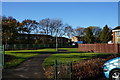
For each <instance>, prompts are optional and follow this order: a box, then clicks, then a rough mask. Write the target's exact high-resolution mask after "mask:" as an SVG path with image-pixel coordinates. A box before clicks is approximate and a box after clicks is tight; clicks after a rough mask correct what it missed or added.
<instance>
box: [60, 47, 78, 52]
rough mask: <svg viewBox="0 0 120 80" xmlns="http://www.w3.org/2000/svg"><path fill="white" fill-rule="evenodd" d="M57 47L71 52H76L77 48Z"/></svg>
mask: <svg viewBox="0 0 120 80" xmlns="http://www.w3.org/2000/svg"><path fill="white" fill-rule="evenodd" d="M59 49H64V50H67V51H71V52H77V51H78V48H59Z"/></svg>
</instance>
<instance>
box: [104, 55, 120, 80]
mask: <svg viewBox="0 0 120 80" xmlns="http://www.w3.org/2000/svg"><path fill="white" fill-rule="evenodd" d="M103 71H104V74H105V77H106V78H108V79H110V80H120V57H117V58H114V59H111V60H109V61H107V62H106V63H104V66H103Z"/></svg>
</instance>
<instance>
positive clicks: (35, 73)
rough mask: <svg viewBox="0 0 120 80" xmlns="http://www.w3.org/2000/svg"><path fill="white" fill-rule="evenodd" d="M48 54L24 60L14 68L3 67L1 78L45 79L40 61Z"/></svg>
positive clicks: (13, 79)
mask: <svg viewBox="0 0 120 80" xmlns="http://www.w3.org/2000/svg"><path fill="white" fill-rule="evenodd" d="M50 55H51V53H49V54H41V55H38V56H35V57H33V58H30V59H28V60H26V61H25V62H23V63H21V64H20V65H19V66H18V67H16V68H14V69H3V71H2V80H24V79H25V80H26V79H28V80H45V76H44V70H43V67H42V63H43V61H44V59H45V58H47V57H49V56H50Z"/></svg>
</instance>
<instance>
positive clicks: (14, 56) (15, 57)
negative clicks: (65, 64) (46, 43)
mask: <svg viewBox="0 0 120 80" xmlns="http://www.w3.org/2000/svg"><path fill="white" fill-rule="evenodd" d="M54 51H55V49H51V48H47V49H38V50H14V51H5V65H4V68H10V67H16V66H17V65H19V64H20V63H22V62H23V61H25V60H27V59H28V58H30V57H33V56H36V55H40V54H41V53H37V52H54ZM22 52H26V53H22ZM31 52H35V53H31ZM6 56H11V57H6ZM8 60H9V61H8Z"/></svg>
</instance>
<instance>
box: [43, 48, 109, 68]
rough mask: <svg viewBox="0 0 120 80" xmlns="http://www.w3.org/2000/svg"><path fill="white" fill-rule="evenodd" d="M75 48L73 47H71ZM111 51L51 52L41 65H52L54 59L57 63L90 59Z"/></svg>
mask: <svg viewBox="0 0 120 80" xmlns="http://www.w3.org/2000/svg"><path fill="white" fill-rule="evenodd" d="M73 50H75V49H73ZM108 54H111V53H58V54H52V55H51V56H50V57H48V58H46V59H45V60H44V62H43V64H42V65H43V66H45V67H47V66H50V65H53V64H54V62H55V60H57V61H58V64H59V63H63V64H64V63H69V62H78V61H83V60H86V59H92V58H93V57H96V56H99V57H100V56H102V55H108Z"/></svg>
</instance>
